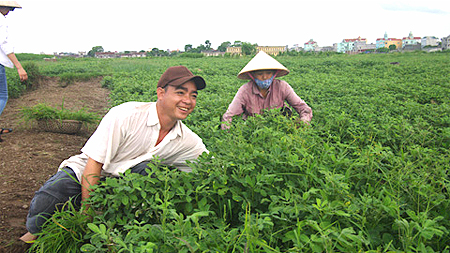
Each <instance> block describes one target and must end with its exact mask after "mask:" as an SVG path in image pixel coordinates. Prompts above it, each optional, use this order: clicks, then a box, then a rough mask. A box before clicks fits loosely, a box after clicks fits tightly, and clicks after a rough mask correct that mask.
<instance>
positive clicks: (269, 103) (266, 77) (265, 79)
mask: <svg viewBox="0 0 450 253" xmlns="http://www.w3.org/2000/svg"><path fill="white" fill-rule="evenodd" d="M287 74H289V70H288V69H287V68H286V67H285V66H283V65H282V64H281V63H279V62H278V61H277V60H275V59H274V58H272V57H271V56H269V55H268V54H266V53H265V52H263V51H260V52H259V53H258V54H257V55H256V56H255V57H253V59H252V60H251V61H250V62H248V63H247V65H245V67H244V68H243V69H242V70H241V72H239V74H238V76H237V77H238V78H239V79H248V80H249V82H248V83H246V84H244V85H242V86H241V87H240V88H239V90H238V92H237V93H236V95H235V97H234V99H233V101H232V102H231V104H230V105H229V106H228V110H227V111H226V112H225V114H224V115H223V117H222V122H224V123H223V124H222V125H221V127H222V129H228V128H229V123H231V120H232V117H233V116H236V115H242V117H243V118H244V119H246V118H247V117H248V116H253V115H255V114H260V113H261V111H262V110H263V109H274V108H283V109H286V110H287V111H290V108H289V106H288V105H287V104H289V105H290V106H292V107H293V108H294V109H295V111H297V113H298V115H299V120H300V121H302V122H305V123H309V122H310V121H311V118H312V110H311V108H310V107H309V106H308V105H307V104H306V103H305V102H304V101H303V100H302V99H301V98H300V97H299V96H298V95H297V94H296V93H295V91H294V89H292V87H291V86H290V85H289V84H288V83H287V82H285V81H282V80H278V79H275V77H280V76H285V75H287ZM286 102H287V104H286Z"/></svg>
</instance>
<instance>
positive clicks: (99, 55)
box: [95, 51, 147, 59]
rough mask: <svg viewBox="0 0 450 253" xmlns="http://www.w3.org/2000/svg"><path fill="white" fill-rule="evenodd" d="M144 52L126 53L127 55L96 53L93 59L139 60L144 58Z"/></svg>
mask: <svg viewBox="0 0 450 253" xmlns="http://www.w3.org/2000/svg"><path fill="white" fill-rule="evenodd" d="M146 56H147V55H146V53H145V52H136V51H134V52H128V53H118V52H96V53H95V58H101V59H110V58H140V57H146Z"/></svg>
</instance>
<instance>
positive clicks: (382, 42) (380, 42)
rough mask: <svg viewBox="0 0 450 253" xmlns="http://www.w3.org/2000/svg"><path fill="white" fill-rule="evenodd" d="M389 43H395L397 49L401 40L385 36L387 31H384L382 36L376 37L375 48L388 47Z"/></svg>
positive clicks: (400, 44)
mask: <svg viewBox="0 0 450 253" xmlns="http://www.w3.org/2000/svg"><path fill="white" fill-rule="evenodd" d="M390 45H395V46H396V47H397V49H399V48H402V40H401V39H394V38H389V37H388V36H387V33H384V37H383V38H378V39H377V40H376V48H377V49H378V48H384V47H385V48H389V46H390Z"/></svg>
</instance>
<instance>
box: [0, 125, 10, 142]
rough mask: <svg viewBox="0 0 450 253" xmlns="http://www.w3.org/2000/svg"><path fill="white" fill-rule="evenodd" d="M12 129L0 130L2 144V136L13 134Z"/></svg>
mask: <svg viewBox="0 0 450 253" xmlns="http://www.w3.org/2000/svg"><path fill="white" fill-rule="evenodd" d="M11 132H12V129H11V128H0V142H2V141H3V140H2V134H7V133H11Z"/></svg>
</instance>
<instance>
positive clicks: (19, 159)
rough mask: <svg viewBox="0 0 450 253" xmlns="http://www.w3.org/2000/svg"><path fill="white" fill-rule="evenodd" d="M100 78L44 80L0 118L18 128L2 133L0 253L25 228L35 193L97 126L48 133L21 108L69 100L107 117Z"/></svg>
mask: <svg viewBox="0 0 450 253" xmlns="http://www.w3.org/2000/svg"><path fill="white" fill-rule="evenodd" d="M100 81H101V79H100V78H98V79H94V80H91V81H87V82H75V83H72V84H69V85H67V86H66V87H63V86H62V85H61V84H59V82H58V79H57V78H44V79H43V80H41V81H40V82H39V85H38V86H37V87H35V88H34V89H33V90H31V91H28V92H26V94H24V95H23V96H21V97H20V98H17V99H9V101H8V103H7V105H6V108H5V110H4V111H3V114H2V115H1V116H0V127H3V128H12V129H13V132H11V133H6V134H3V135H1V138H2V139H3V142H0V252H6V251H7V250H8V245H11V244H12V243H13V242H14V241H15V240H16V239H18V238H19V237H20V236H21V235H23V234H24V233H25V232H26V228H25V220H26V216H27V213H28V208H29V204H30V201H31V199H32V197H33V196H34V192H35V191H36V190H38V189H39V188H40V187H41V185H42V184H43V183H44V182H45V181H46V180H47V179H48V178H49V177H50V176H51V175H53V174H54V173H55V172H56V171H57V169H58V166H59V164H60V163H61V162H62V161H63V160H65V159H67V158H68V157H70V156H72V155H75V154H78V153H79V152H80V149H81V147H82V146H83V144H84V143H85V142H86V141H87V139H88V138H89V136H90V135H91V134H92V132H93V131H94V130H95V127H96V126H92V127H89V128H87V127H84V126H83V128H82V129H81V131H80V132H79V133H78V134H75V135H69V134H60V133H51V132H43V131H41V130H39V129H37V127H36V126H34V125H33V124H31V125H30V123H25V122H24V121H23V120H21V114H20V109H21V108H22V107H24V106H33V105H36V104H39V103H46V104H49V105H52V106H55V107H60V106H61V105H62V104H63V102H64V108H68V109H75V110H78V109H81V108H83V107H85V108H88V109H89V111H92V112H97V113H98V114H100V115H101V116H103V115H104V114H105V113H106V112H107V110H108V109H109V101H108V97H109V92H108V90H107V89H104V88H102V87H101V84H100ZM64 86H65V85H64Z"/></svg>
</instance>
